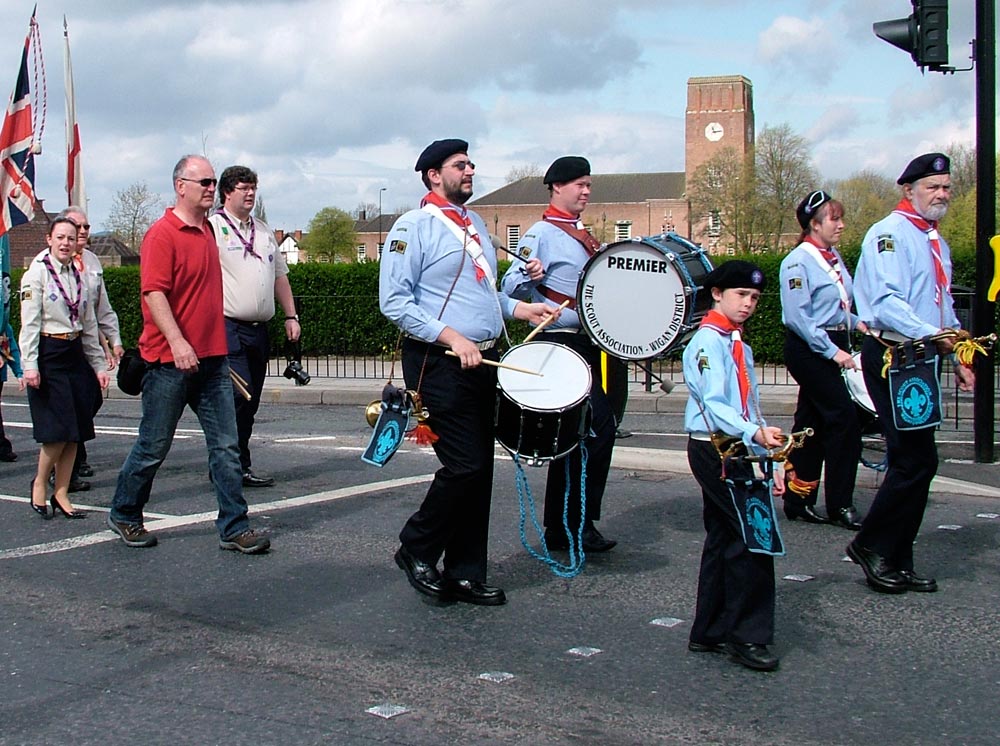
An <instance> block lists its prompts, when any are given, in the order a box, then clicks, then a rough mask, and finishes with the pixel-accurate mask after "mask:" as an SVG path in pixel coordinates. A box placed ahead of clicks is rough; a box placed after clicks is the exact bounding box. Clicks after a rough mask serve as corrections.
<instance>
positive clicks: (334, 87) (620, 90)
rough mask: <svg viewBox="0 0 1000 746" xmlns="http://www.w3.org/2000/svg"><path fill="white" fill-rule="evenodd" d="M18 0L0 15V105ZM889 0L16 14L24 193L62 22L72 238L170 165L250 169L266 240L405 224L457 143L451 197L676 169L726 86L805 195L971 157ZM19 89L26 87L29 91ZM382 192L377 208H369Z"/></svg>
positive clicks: (131, 8) (480, 1)
mask: <svg viewBox="0 0 1000 746" xmlns="http://www.w3.org/2000/svg"><path fill="white" fill-rule="evenodd" d="M33 5H34V0H30V1H29V0H4V2H3V4H2V5H0V95H4V96H7V97H9V95H10V93H9V92H10V91H12V90H13V88H14V83H15V80H16V76H17V69H18V64H19V62H20V56H21V49H22V45H23V43H24V37H25V35H26V34H27V31H28V20H29V18H30V16H31V10H32V7H33ZM950 6H951V7H950V13H949V17H950V34H949V41H950V49H951V54H950V64H951V65H953V66H954V67H959V68H961V67H969V66H970V64H971V63H970V61H969V55H970V47H969V42H970V41H971V40H972V39H973V37H974V35H975V19H974V9H975V2H974V0H951V3H950ZM910 12H911V6H910V3H909V2H908V1H907V0H824V1H823V2H814V0H788V1H786V0H766V1H764V2H747V1H746V0H700V1H699V2H691V1H690V0H684V1H683V2H682V1H681V0H616V2H608V0H575V1H574V2H561V3H556V2H545V1H544V0H541V1H539V0H325V1H321V0H285V1H281V0H274V1H272V2H266V1H265V2H257V1H256V0H255V2H252V3H250V2H241V3H226V2H195V1H190V2H188V1H187V0H157V1H156V2H152V1H150V0H76V2H72V3H70V2H66V0H63V2H61V3H55V2H50V1H49V0H38V11H37V19H38V23H39V26H40V30H41V36H42V52H43V58H44V62H45V67H46V73H47V74H46V84H47V112H46V126H45V130H44V133H43V135H42V147H43V152H42V154H41V155H40V156H39V158H38V161H37V174H36V185H35V186H36V194H38V196H39V197H41V198H43V199H44V200H45V206H46V209H48V210H50V211H54V210H56V209H61V207H62V206H64V205H65V202H66V193H65V185H64V184H65V132H64V121H65V114H64V103H63V102H64V92H63V33H62V32H63V26H62V19H63V15H64V14H65V15H66V18H67V21H68V24H69V39H70V45H71V52H72V60H73V72H74V82H75V88H76V99H77V119H78V121H79V124H80V130H81V139H82V143H83V163H84V177H85V183H86V188H87V201H88V205H87V207H88V209H89V212H90V216H89V217H90V221H91V223H92V224H94V225H95V227H97V228H98V229H99V228H100V227H101V226H102V224H103V222H104V221H105V220H106V218H107V216H108V212H109V210H110V208H111V205H112V202H113V199H114V195H115V193H116V192H117V191H118V190H121V189H124V188H126V187H128V186H129V185H131V184H133V183H136V182H145V183H146V184H147V185H148V186H149V188H150V189H151V190H153V191H154V192H157V193H159V194H161V195H162V196H163V198H164V201H165V202H170V201H172V199H173V189H172V185H171V182H170V174H171V171H172V169H173V166H174V164H175V163H176V162H177V160H178V158H179V157H180V156H182V155H184V154H186V153H203V154H206V155H207V156H208V157H209V158H210V159H211V161H212V162H213V164H214V165H215V168H216V172H217V173H221V172H222V169H223V168H224V167H225V166H227V165H232V164H234V163H239V164H242V165H247V166H250V167H251V168H253V169H254V170H256V171H257V173H258V174H259V177H260V198H261V199H263V201H264V204H265V207H266V211H267V217H268V222H269V223H270V224H271V226H272V227H273V228H281V229H284V230H286V231H291V230H294V229H296V228H302V229H305V228H307V226H308V222H309V220H310V219H311V218H312V216H313V215H315V213H316V212H318V211H319V210H320V209H322V208H324V207H328V206H333V207H339V208H341V209H344V210H348V211H349V210H352V209H354V208H355V207H357V206H358V205H359V204H361V203H370V204H378V202H379V198H380V195H381V202H382V209H383V212H385V213H389V212H393V211H395V210H396V209H398V208H403V207H414V206H416V204H417V203H418V201H419V199H420V197H421V196H422V194H423V192H424V189H423V186H422V185H421V183H420V179H419V175H418V174H416V173H414V171H413V164H414V163H415V161H416V158H417V155H418V154H419V153H420V151H421V150H422V149H423V148H424V147H425V146H426V145H427V144H428V143H429V142H431V141H432V140H436V139H440V138H445V137H461V138H463V139H465V140H468V141H469V142H470V144H471V147H470V156H471V158H472V159H473V160H474V161H475V163H476V166H477V171H476V181H475V196H477V197H478V196H483V195H485V194H487V193H488V192H490V191H493V190H495V189H497V188H499V187H501V186H503V184H504V177H505V176H506V175H507V174H508V173H509V171H510V170H511V169H512V168H514V167H523V166H525V165H528V164H538V165H539V166H540V167H541V168H542V169H544V168H545V167H546V166H547V165H548V164H549V163H550V162H551V161H552V160H554V159H555V158H557V157H559V156H561V155H567V154H579V155H585V156H586V157H587V158H588V159H589V160H590V162H591V164H592V168H593V170H594V172H595V173H632V172H657V171H683V170H684V110H685V106H686V103H687V100H686V85H687V80H688V78H690V77H696V76H709V75H743V76H745V77H747V78H749V79H750V81H751V82H752V84H753V92H754V108H755V116H756V124H757V132H758V133H759V132H760V131H761V129H763V127H765V126H768V125H771V126H777V125H782V124H787V125H789V126H790V127H791V128H792V130H793V131H794V132H796V133H798V134H800V135H802V136H803V137H805V138H806V140H807V141H808V143H809V145H810V149H811V155H812V158H813V162H814V165H815V166H816V168H817V169H818V172H819V173H820V174H821V175H822V177H823V179H824V180H834V179H842V178H845V177H847V176H850V175H851V174H853V173H856V172H858V171H860V170H862V169H873V170H875V171H878V172H880V173H883V174H885V175H886V176H890V177H892V178H893V179H895V177H896V176H898V175H899V173H900V172H901V171H902V169H903V167H904V166H905V164H906V162H907V161H908V160H909V159H910V158H911V157H913V156H915V155H918V154H920V153H923V152H927V151H932V150H942V149H945V148H947V147H948V145H949V144H952V143H961V144H965V145H970V146H971V145H972V144H973V143H974V138H975V74H974V73H973V72H959V73H956V74H954V75H942V74H940V73H930V72H928V73H925V74H923V75H921V73H920V70H919V69H918V68H917V67H916V65H915V64H914V62H913V61H912V60H911V59H910V56H909V55H908V54H906V53H905V52H903V51H902V50H899V49H897V48H895V47H893V46H891V45H889V44H887V43H886V42H884V41H881V40H880V39H878V38H877V37H875V35H874V34H873V33H872V28H871V25H872V23H873V22H874V21H880V20H888V19H893V18H905V17H906V16H908V15H909V14H910ZM33 85H34V84H33ZM383 188H384V191H381V190H383Z"/></svg>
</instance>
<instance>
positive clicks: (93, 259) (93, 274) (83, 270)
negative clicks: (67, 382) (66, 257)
mask: <svg viewBox="0 0 1000 746" xmlns="http://www.w3.org/2000/svg"><path fill="white" fill-rule="evenodd" d="M58 217H60V218H69V219H70V220H72V221H73V222H74V223H75V224H76V253H74V254H73V262H74V263H75V264H76V268H77V270H78V271H79V272H80V274H81V275H82V277H83V281H84V283H85V285H86V286H87V297H88V298H96V299H97V300H96V301H95V302H94V311H95V313H96V314H97V328H98V330H99V332H100V339H101V348H102V349H103V350H104V357H105V359H106V360H107V363H108V370H109V371H111V370H114V369H115V366H116V365H117V364H118V362H119V361H120V360H121V358H122V355H124V354H125V348H124V347H123V346H122V336H121V332H120V331H119V327H118V314H117V313H115V309H114V308H112V307H111V300H110V299H109V298H108V291H107V288H105V286H104V267H103V266H102V265H101V260H100V259H98V258H97V254H95V253H94V252H93V251H91V250H90V249H88V248H87V245H88V244H89V243H90V221H89V220H88V219H87V213H86V212H85V211H84V209H83V208H82V207H80V206H78V205H70V206H69V207H67V208H66V209H65V210H63V211H62V212H60V213H59V215H58ZM102 404H104V395H103V393H100V392H99V395H98V397H97V401H96V402H95V403H94V414H95V415H96V414H97V411H98V410H99V409H100V408H101V405H102ZM92 476H94V470H93V469H92V468H91V466H90V464H89V463H87V447H86V444H85V443H83V442H82V441H81V442H80V444H79V447H78V448H77V449H76V460H75V461H74V462H73V473H72V476H71V477H70V480H69V491H70V492H85V491H87V490H89V489H90V482H87V481H86V480H84V479H81V477H92ZM49 484H54V481H53V478H52V477H50V478H49Z"/></svg>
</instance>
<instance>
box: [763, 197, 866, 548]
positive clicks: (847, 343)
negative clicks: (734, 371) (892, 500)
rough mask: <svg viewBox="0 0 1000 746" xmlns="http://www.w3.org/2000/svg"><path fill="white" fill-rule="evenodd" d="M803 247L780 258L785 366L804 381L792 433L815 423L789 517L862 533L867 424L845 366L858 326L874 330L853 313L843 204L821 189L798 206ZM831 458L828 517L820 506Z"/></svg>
mask: <svg viewBox="0 0 1000 746" xmlns="http://www.w3.org/2000/svg"><path fill="white" fill-rule="evenodd" d="M795 213H796V216H797V217H798V220H799V225H801V226H802V235H801V237H800V238H799V241H800V243H799V245H798V246H797V247H796V248H794V249H793V250H792V251H791V252H790V253H789V254H788V256H786V257H785V258H784V260H783V261H782V262H781V273H780V278H781V279H780V290H781V321H782V323H784V325H785V327H786V328H787V330H786V334H785V366H786V367H787V368H788V372H789V374H791V376H792V378H794V379H795V381H796V382H797V383H798V384H799V398H798V402H797V404H796V407H795V424H794V426H793V427H792V430H793V431H794V430H803V429H805V428H807V427H811V428H812V429H813V430H814V431H815V433H816V437H814V438H810V439H809V440H808V441H806V443H805V445H804V446H803V447H802V449H801V450H800V451H798V452H797V453H796V454H795V458H794V467H793V466H792V463H791V461H789V462H788V463H787V464H786V465H785V467H786V468H785V481H786V490H785V515H786V516H788V517H789V518H790V519H792V520H795V519H801V520H803V521H805V522H806V523H832V524H833V525H836V526H840V527H842V528H846V529H850V530H852V531H857V530H858V529H859V528H861V523H860V520H861V518H860V516H859V515H858V511H857V509H856V508H855V507H854V482H855V479H856V478H857V476H858V460H859V459H860V457H861V425H860V423H859V422H858V413H857V407H856V406H855V404H854V401H853V400H852V399H851V395H850V394H849V393H848V391H847V384H846V383H845V381H844V377H843V375H842V371H843V370H853V369H854V368H856V367H857V365H856V363H855V360H854V357H853V356H852V355H851V352H850V349H851V331H852V330H855V329H856V330H858V331H859V332H862V333H864V332H866V331H867V330H868V327H867V326H866V325H865V323H864V322H863V321H861V320H860V319H859V318H858V317H857V315H856V314H853V313H851V303H852V300H853V293H854V286H853V283H852V282H851V275H850V274H848V272H847V267H846V266H844V260H843V258H842V257H841V256H840V253H839V252H838V251H837V248H836V244H837V241H838V240H839V239H840V234H841V233H842V232H843V230H844V221H843V217H844V206H843V205H842V204H841V203H840V202H838V201H837V200H835V199H834V198H833V197H831V196H830V194H829V193H827V192H824V191H823V190H822V189H818V190H816V191H814V192H811V193H810V194H809V195H808V196H807V197H806V198H805V199H803V200H802V202H800V203H799V206H798V209H797V210H796V211H795ZM824 460H825V461H826V474H825V477H824V478H825V486H826V493H825V500H826V515H827V517H826V518H824V517H823V516H821V515H820V514H818V513H817V512H816V510H815V507H816V496H817V493H818V491H819V478H820V472H821V471H822V469H823V461H824Z"/></svg>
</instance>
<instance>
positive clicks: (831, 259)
mask: <svg viewBox="0 0 1000 746" xmlns="http://www.w3.org/2000/svg"><path fill="white" fill-rule="evenodd" d="M802 240H803V241H806V242H808V243H811V244H812V245H813V246H815V247H816V248H817V249H819V253H820V255H822V257H823V258H824V259H826V262H827V264H829V265H830V266H831V267H833V268H834V269H837V264H838V262H837V255H836V254H834V253H833V249H831V248H829V247H827V246H824V245H823V244H821V243H820V242H819V241H817V240H816V239H815V238H813V237H812V236H811V235H809V236H806V237H805V238H803V239H802ZM837 274H838V275H839V274H840V270H839V269H838V270H837Z"/></svg>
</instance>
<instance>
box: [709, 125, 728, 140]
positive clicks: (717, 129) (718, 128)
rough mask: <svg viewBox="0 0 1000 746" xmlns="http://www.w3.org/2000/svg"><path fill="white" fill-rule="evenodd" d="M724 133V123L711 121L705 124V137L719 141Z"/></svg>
mask: <svg viewBox="0 0 1000 746" xmlns="http://www.w3.org/2000/svg"><path fill="white" fill-rule="evenodd" d="M723 134H724V132H723V129H722V125H721V124H719V123H718V122H709V123H708V124H707V125H705V137H706V138H708V139H709V140H711V141H712V142H718V141H719V140H721V139H722V135H723Z"/></svg>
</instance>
